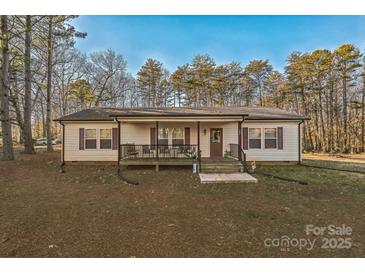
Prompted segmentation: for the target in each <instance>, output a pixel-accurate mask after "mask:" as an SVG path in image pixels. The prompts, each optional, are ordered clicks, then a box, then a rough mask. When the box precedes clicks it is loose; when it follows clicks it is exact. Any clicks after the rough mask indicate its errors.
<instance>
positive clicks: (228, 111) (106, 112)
mask: <svg viewBox="0 0 365 274" xmlns="http://www.w3.org/2000/svg"><path fill="white" fill-rule="evenodd" d="M151 116H187V117H188V116H247V117H246V118H245V119H246V120H304V119H306V118H305V117H303V116H300V115H298V114H296V113H293V112H288V111H285V110H281V109H276V108H262V107H159V108H148V107H141V108H90V109H85V110H82V111H79V112H75V113H72V114H70V115H66V116H63V117H60V118H58V119H56V121H112V120H114V117H151Z"/></svg>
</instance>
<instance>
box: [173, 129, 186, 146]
mask: <svg viewBox="0 0 365 274" xmlns="http://www.w3.org/2000/svg"><path fill="white" fill-rule="evenodd" d="M174 129H182V138H174ZM173 140H182V144H183V145H185V128H184V127H173V128H171V145H173ZM176 146H178V145H176Z"/></svg>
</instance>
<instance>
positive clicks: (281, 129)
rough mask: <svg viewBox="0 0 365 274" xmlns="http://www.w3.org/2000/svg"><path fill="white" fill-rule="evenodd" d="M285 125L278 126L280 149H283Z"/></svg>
mask: <svg viewBox="0 0 365 274" xmlns="http://www.w3.org/2000/svg"><path fill="white" fill-rule="evenodd" d="M283 148H284V143H283V127H278V149H283Z"/></svg>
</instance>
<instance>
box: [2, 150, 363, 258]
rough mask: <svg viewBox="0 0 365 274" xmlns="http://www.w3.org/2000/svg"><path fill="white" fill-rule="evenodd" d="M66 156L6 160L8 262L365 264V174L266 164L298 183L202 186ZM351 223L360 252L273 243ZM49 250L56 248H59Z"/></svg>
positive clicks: (181, 176)
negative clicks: (310, 228)
mask: <svg viewBox="0 0 365 274" xmlns="http://www.w3.org/2000/svg"><path fill="white" fill-rule="evenodd" d="M58 165H59V154H58V153H57V152H54V153H42V154H37V155H17V160H16V161H14V162H0V173H1V174H6V176H2V177H0V201H1V203H0V256H2V257H131V256H135V257H363V256H364V254H365V237H364V236H365V212H364V205H365V174H358V173H350V172H340V171H334V170H326V169H318V168H309V167H305V166H258V168H257V172H258V173H259V172H265V173H271V174H275V175H278V176H282V177H288V178H293V179H301V180H304V181H306V182H308V185H299V184H295V183H291V182H287V181H283V180H278V179H273V178H271V177H267V176H263V175H259V174H258V173H257V174H254V176H255V177H257V178H258V183H244V184H200V182H199V179H198V177H197V175H195V174H192V172H191V169H190V168H161V171H160V172H155V171H154V170H153V168H129V169H124V170H123V171H122V172H123V174H124V175H125V176H127V177H129V178H132V179H133V180H135V181H138V182H139V183H140V184H139V185H138V186H130V185H127V184H125V183H123V182H121V181H119V180H118V179H117V178H116V177H115V167H114V166H84V165H79V166H78V165H73V166H70V165H69V166H66V173H64V174H61V173H59V172H58ZM307 224H314V225H319V226H326V225H330V224H334V225H338V226H340V225H341V224H346V225H347V226H351V227H352V229H353V235H352V236H351V238H352V242H353V246H352V248H351V249H333V250H329V249H322V248H320V247H319V246H317V247H316V248H315V249H313V250H311V251H306V250H298V249H295V248H292V249H290V250H289V251H282V250H280V249H278V248H267V247H265V246H264V240H265V239H266V238H268V237H269V238H275V237H281V236H283V235H287V236H289V237H306V235H305V232H304V229H305V225H307ZM49 246H56V247H53V248H50V247H49Z"/></svg>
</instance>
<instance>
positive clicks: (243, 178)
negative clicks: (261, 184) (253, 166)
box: [199, 173, 257, 184]
mask: <svg viewBox="0 0 365 274" xmlns="http://www.w3.org/2000/svg"><path fill="white" fill-rule="evenodd" d="M199 176H200V182H201V183H202V184H206V183H256V182H257V179H256V178H254V177H252V176H251V175H250V174H248V173H200V174H199Z"/></svg>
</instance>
